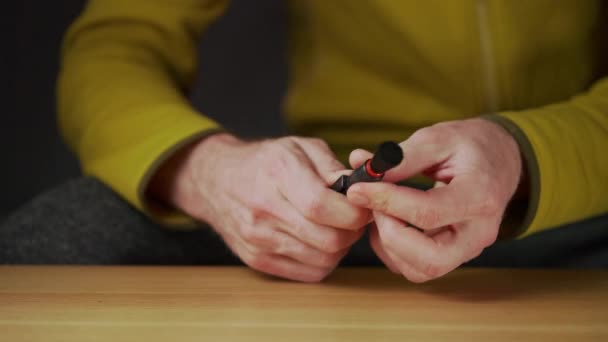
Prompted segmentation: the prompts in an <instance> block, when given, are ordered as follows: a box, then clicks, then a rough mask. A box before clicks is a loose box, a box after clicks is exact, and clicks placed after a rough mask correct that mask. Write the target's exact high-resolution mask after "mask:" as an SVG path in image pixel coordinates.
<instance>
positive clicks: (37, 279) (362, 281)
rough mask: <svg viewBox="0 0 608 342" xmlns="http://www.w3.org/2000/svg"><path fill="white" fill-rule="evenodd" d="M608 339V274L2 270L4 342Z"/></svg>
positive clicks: (0, 318) (0, 331) (1, 334)
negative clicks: (421, 276)
mask: <svg viewBox="0 0 608 342" xmlns="http://www.w3.org/2000/svg"><path fill="white" fill-rule="evenodd" d="M385 340H395V341H397V340H399V341H404V340H411V341H471V340H475V341H551V342H555V341H576V342H582V341H608V272H602V271H548V270H540V271H533V270H493V269H463V270H458V271H456V272H453V273H451V274H449V275H448V276H446V277H444V278H442V279H439V280H436V281H433V282H430V283H427V284H422V285H416V284H411V283H408V282H407V281H405V280H404V279H403V278H400V277H398V276H396V275H393V274H392V273H389V272H388V271H385V270H383V269H338V270H337V271H336V273H335V274H334V275H333V276H332V277H331V278H330V279H328V280H327V281H326V282H324V283H321V284H301V283H294V282H288V281H281V280H278V279H274V278H270V277H266V276H262V275H260V274H257V273H255V272H253V271H250V270H247V269H244V268H238V267H233V268H221V267H68V266H65V267H61V266H60V267H48V266H46V267H45V266H40V267H35V266H23V267H12V266H4V267H0V341H62V342H63V341H104V342H108V341H109V342H118V341H355V342H356V341H385Z"/></svg>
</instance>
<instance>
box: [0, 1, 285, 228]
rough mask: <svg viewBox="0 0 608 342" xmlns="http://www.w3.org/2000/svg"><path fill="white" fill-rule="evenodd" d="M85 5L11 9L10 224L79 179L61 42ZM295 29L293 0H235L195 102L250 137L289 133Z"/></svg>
mask: <svg viewBox="0 0 608 342" xmlns="http://www.w3.org/2000/svg"><path fill="white" fill-rule="evenodd" d="M84 3H85V1H83V0H61V1H35V0H21V1H19V0H10V1H4V2H3V3H2V9H1V10H0V16H1V18H2V20H1V23H2V27H1V29H0V32H1V33H0V35H2V36H1V37H2V41H3V43H2V46H3V47H4V48H3V50H4V51H3V52H2V53H1V54H0V56H1V58H2V59H1V60H0V68H1V69H0V75H1V76H2V81H1V82H0V87H1V88H0V94H1V95H0V96H2V102H1V103H2V107H1V108H2V111H3V113H2V115H3V118H2V120H1V121H0V123H1V125H2V126H1V131H0V133H1V134H0V155H1V156H2V164H1V165H2V167H1V169H0V181H1V182H2V183H1V186H0V189H1V191H2V194H1V195H0V218H2V217H4V216H5V215H6V214H8V213H10V212H11V211H13V210H15V209H16V208H17V207H18V206H19V205H21V204H23V203H24V202H26V201H27V200H28V199H30V198H32V197H33V196H35V195H36V194H37V193H39V192H41V191H44V190H45V189H48V188H50V187H52V186H54V185H55V184H58V183H61V182H63V181H65V180H66V179H69V178H73V177H77V176H78V175H79V168H78V163H77V161H76V160H75V158H74V157H73V155H72V154H71V153H70V152H69V151H68V149H67V148H66V146H65V145H64V143H63V141H62V140H61V138H60V136H59V133H58V131H57V125H56V113H55V80H56V76H57V71H58V63H59V47H60V42H61V38H62V36H63V34H64V32H65V30H66V28H67V27H68V25H69V24H70V23H71V22H72V21H73V20H74V18H75V17H76V16H77V15H78V13H79V12H80V10H81V8H82V6H83V4H84ZM285 24H286V15H285V5H284V1H281V0H256V1H248V0H233V1H232V3H231V4H230V7H229V9H228V11H227V12H226V14H225V15H224V16H223V17H222V18H221V19H220V20H218V21H217V22H216V23H215V24H214V25H213V26H212V27H210V28H209V30H208V32H207V33H206V34H205V35H204V37H203V39H202V41H201V45H200V50H201V54H200V61H201V65H200V70H199V81H198V82H197V84H196V87H195V89H193V91H192V96H191V97H192V100H193V103H194V104H195V106H196V107H197V108H200V109H201V110H202V111H203V112H205V113H206V114H208V115H210V116H212V117H214V118H215V119H216V120H219V121H220V122H221V123H223V124H224V125H225V126H226V127H227V128H229V129H232V130H234V131H236V132H237V133H240V134H242V135H245V136H268V135H278V134H282V133H283V128H282V127H283V125H282V123H281V120H280V115H279V105H280V99H281V95H282V94H283V92H284V89H285V83H286V63H285V45H286V39H285V37H286V30H285V27H286V25H285Z"/></svg>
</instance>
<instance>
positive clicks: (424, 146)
mask: <svg viewBox="0 0 608 342" xmlns="http://www.w3.org/2000/svg"><path fill="white" fill-rule="evenodd" d="M418 132H420V133H418V134H414V135H412V136H411V137H410V138H409V139H407V140H405V141H403V142H402V143H400V144H399V146H401V149H402V150H403V161H402V162H401V164H399V165H397V166H396V167H395V168H393V169H390V170H389V171H387V172H386V175H385V176H384V180H385V181H387V182H391V183H394V182H398V181H401V180H403V179H407V178H410V177H412V176H415V175H416V174H419V173H421V172H423V171H426V170H428V169H430V168H432V167H434V166H436V165H439V164H441V163H443V162H445V161H446V160H448V159H449V158H450V156H451V155H452V151H453V144H451V143H450V142H449V141H448V139H439V137H437V136H435V135H436V134H438V132H434V130H433V129H432V128H428V129H426V130H425V131H424V133H422V131H418Z"/></svg>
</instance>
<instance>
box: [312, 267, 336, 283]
mask: <svg viewBox="0 0 608 342" xmlns="http://www.w3.org/2000/svg"><path fill="white" fill-rule="evenodd" d="M330 274H331V269H317V270H315V271H314V272H311V274H310V275H309V276H308V277H307V279H306V281H307V282H310V283H320V282H322V281H323V280H325V278H327V276H329V275H330Z"/></svg>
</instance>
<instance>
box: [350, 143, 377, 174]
mask: <svg viewBox="0 0 608 342" xmlns="http://www.w3.org/2000/svg"><path fill="white" fill-rule="evenodd" d="M373 156H374V155H373V154H372V153H371V152H369V151H367V150H364V149H361V148H359V149H356V150H354V151H352V152H351V153H350V156H349V157H348V163H349V164H350V167H352V168H353V169H356V168H358V167H359V166H361V165H363V163H365V162H366V161H367V160H368V159H370V158H372V157H373Z"/></svg>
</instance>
